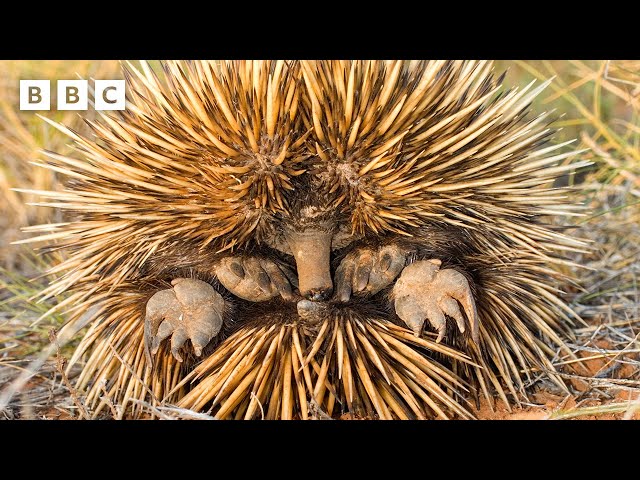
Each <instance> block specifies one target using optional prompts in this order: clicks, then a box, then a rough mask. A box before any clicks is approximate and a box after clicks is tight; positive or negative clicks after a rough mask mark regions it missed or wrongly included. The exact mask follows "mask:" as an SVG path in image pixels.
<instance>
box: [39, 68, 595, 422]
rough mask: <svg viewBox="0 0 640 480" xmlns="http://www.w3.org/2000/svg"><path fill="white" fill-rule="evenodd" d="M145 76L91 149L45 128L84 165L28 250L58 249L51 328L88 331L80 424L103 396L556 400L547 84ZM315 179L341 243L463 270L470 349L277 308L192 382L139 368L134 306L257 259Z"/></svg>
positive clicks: (342, 407)
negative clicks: (57, 315) (231, 256)
mask: <svg viewBox="0 0 640 480" xmlns="http://www.w3.org/2000/svg"><path fill="white" fill-rule="evenodd" d="M162 66H163V69H164V80H161V79H159V78H158V76H157V75H156V74H155V73H154V72H153V71H152V69H151V68H150V67H149V66H148V65H147V64H145V63H143V64H142V68H141V71H139V70H137V69H136V68H134V67H133V66H129V67H128V68H126V69H125V70H124V71H125V74H126V79H127V108H126V110H125V111H122V112H117V113H112V114H108V115H102V116H101V119H100V120H99V121H98V122H97V123H95V124H91V126H92V129H93V133H94V137H92V138H88V137H82V136H80V135H78V134H76V133H75V132H72V131H70V130H68V129H66V128H65V127H63V126H57V127H58V128H60V129H61V130H62V131H64V132H65V133H67V134H68V135H69V136H70V137H71V138H73V140H74V141H75V142H76V145H77V147H78V152H79V155H77V156H76V157H73V158H72V157H65V156H60V155H57V154H55V153H49V154H48V156H49V158H50V160H49V161H48V162H47V164H46V165H43V166H45V167H47V168H50V169H53V170H55V171H57V172H61V173H63V174H65V175H67V176H68V177H69V182H68V183H67V187H66V188H65V189H64V190H63V191H61V192H48V193H46V194H45V195H46V196H49V197H50V198H52V201H51V202H50V203H43V205H47V206H51V207H56V208H63V209H67V210H69V211H70V212H69V213H70V215H69V221H68V222H67V223H64V224H56V225H46V226H42V227H39V229H40V230H42V231H46V232H47V234H45V235H43V236H41V237H38V238H35V239H32V241H35V240H43V241H45V240H46V241H48V242H50V243H51V246H50V247H49V248H51V249H62V250H64V251H66V252H67V259H66V260H65V261H64V262H63V263H61V264H59V265H57V266H55V267H53V268H52V270H51V273H52V274H55V275H57V276H58V278H57V280H56V281H55V282H53V283H52V284H51V286H50V287H48V288H47V289H46V290H45V291H44V293H43V297H45V298H48V297H52V296H56V295H62V294H66V295H67V296H66V298H65V300H63V301H61V302H60V303H59V304H58V305H57V306H56V307H55V308H56V309H57V310H59V311H64V312H65V313H66V314H67V315H68V318H69V323H68V325H67V326H66V327H65V328H67V329H69V330H75V329H77V328H80V327H82V326H84V325H89V329H88V332H87V333H86V335H85V337H84V339H83V340H82V342H81V343H80V345H79V347H78V348H77V350H76V352H75V354H74V356H73V358H72V359H71V362H70V363H71V365H73V364H75V363H78V361H79V360H80V359H83V358H84V359H86V363H84V366H83V368H82V372H81V374H80V377H79V379H78V381H77V386H78V388H80V389H81V390H82V391H86V392H87V396H86V403H87V405H88V406H89V407H90V408H92V410H93V412H94V413H95V414H96V415H98V414H100V413H101V412H104V410H105V409H106V408H107V404H108V402H107V400H106V399H107V398H108V399H110V401H111V402H115V403H116V404H118V405H119V406H120V409H119V412H121V414H122V415H132V416H139V415H142V414H143V412H145V411H147V409H146V407H145V405H148V404H151V405H161V404H165V403H171V404H178V405H180V406H183V407H187V408H193V409H196V410H206V411H211V412H212V413H214V414H217V415H218V416H219V417H221V418H259V417H260V416H261V415H262V416H265V417H268V418H291V417H295V418H307V417H308V416H310V415H311V413H310V412H312V411H314V408H317V409H318V411H321V412H329V413H330V414H333V415H339V414H340V413H351V414H355V415H369V416H373V417H379V418H391V417H393V418H430V417H435V416H438V417H443V418H447V417H450V416H460V417H464V418H467V417H472V416H473V415H472V413H470V410H469V409H468V406H467V405H466V403H465V402H466V400H465V397H466V396H468V393H467V392H469V391H473V390H474V388H472V387H479V391H481V392H482V395H483V396H484V397H486V398H487V399H488V400H489V402H490V403H492V402H493V398H494V396H495V394H496V393H497V395H498V396H499V397H500V398H501V399H502V400H504V402H505V403H507V404H509V403H513V402H516V403H517V402H519V401H521V400H522V399H524V398H526V391H525V385H526V382H527V381H528V380H529V379H530V378H531V375H532V372H534V371H535V372H536V375H537V374H538V373H537V372H540V371H544V372H545V373H546V374H547V375H548V377H549V378H550V379H551V380H553V381H554V382H555V383H557V384H558V385H559V386H560V387H563V388H564V385H563V382H562V380H561V378H560V377H559V376H558V375H557V374H556V373H555V369H554V367H553V365H552V363H551V360H550V359H551V357H552V356H553V355H554V354H555V352H556V351H557V350H558V349H559V348H560V349H563V348H564V349H565V350H566V351H567V353H570V352H569V351H568V349H567V348H566V347H565V344H564V341H563V338H564V337H565V336H566V335H570V327H571V325H572V324H573V321H574V319H575V318H577V317H576V316H575V314H574V313H573V312H572V311H571V309H570V308H568V306H567V305H566V304H565V303H564V301H563V300H562V299H561V298H560V296H559V295H560V291H561V286H562V285H563V283H564V282H566V281H567V279H566V278H565V277H563V275H561V274H560V273H559V272H558V269H557V268H556V267H557V266H559V265H562V264H566V263H567V260H566V259H565V258H564V257H563V252H566V251H568V250H573V249H580V248H582V247H583V244H582V243H581V242H580V241H578V240H576V239H573V238H571V237H570V236H568V235H566V234H565V233H563V230H562V229H560V228H557V227H554V226H552V225H550V223H549V220H548V216H549V215H557V214H571V213H573V212H574V211H575V210H576V208H577V207H575V206H573V205H568V204H567V200H566V192H565V191H564V190H563V189H559V188H554V187H553V185H552V184H553V181H554V179H556V178H557V177H558V176H559V175H562V174H564V173H566V172H569V171H571V170H572V169H574V168H576V167H577V166H579V165H580V164H579V163H573V164H568V163H567V162H563V160H565V159H566V158H567V157H569V156H570V155H572V152H569V153H558V152H560V151H561V149H562V147H564V146H565V145H566V144H557V145H554V144H550V143H549V142H548V140H549V137H550V136H551V135H552V133H553V130H552V129H550V128H549V127H548V123H549V119H548V114H542V115H539V116H537V117H533V118H531V117H529V116H527V114H526V113H527V109H528V107H529V105H530V103H531V101H532V99H533V98H534V97H535V96H536V95H537V94H538V93H539V92H540V91H541V90H542V89H543V88H544V87H545V86H546V83H545V84H543V85H541V86H539V87H537V88H535V89H531V86H532V85H529V86H527V87H525V88H524V89H522V90H518V89H513V90H510V91H502V90H501V85H500V84H501V79H498V80H497V81H496V80H495V79H494V77H493V75H492V65H491V63H489V62H476V61H471V62H458V61H453V62H448V61H446V62H445V61H435V62H404V61H399V62H377V61H372V62H369V61H353V62H352V61H319V62H281V61H280V62H272V61H264V62H222V63H212V62H189V63H177V62H167V63H163V64H162ZM310 176H313V177H314V179H315V182H314V185H315V186H316V187H317V186H318V185H320V187H318V189H319V191H320V192H321V194H322V195H324V198H326V199H328V200H327V201H330V202H332V203H331V204H332V206H333V208H334V209H335V211H336V215H344V216H346V218H348V219H349V223H350V226H351V230H352V232H353V233H354V234H355V235H358V236H364V237H365V238H373V237H376V238H378V237H379V238H381V239H386V240H391V241H393V240H394V239H401V238H402V239H405V240H404V241H406V242H409V243H410V244H412V245H414V246H416V248H417V249H418V254H417V256H418V257H423V258H439V259H441V260H442V261H443V262H444V264H445V265H449V266H451V267H452V268H459V269H460V270H463V271H464V272H465V273H466V275H467V276H468V277H469V278H470V280H472V285H473V292H474V297H475V299H476V304H477V307H478V316H479V325H480V340H479V343H478V344H476V343H475V342H473V341H472V340H471V339H470V338H466V337H464V336H457V337H455V336H449V337H448V340H449V341H450V342H451V343H452V344H453V346H455V347H456V349H457V350H456V349H452V348H449V347H446V346H444V345H439V344H436V343H435V342H433V341H432V340H430V339H429V335H430V334H425V335H426V336H425V337H424V338H416V337H414V336H413V335H412V333H411V332H410V331H409V330H407V329H406V328H404V327H403V326H402V324H401V323H398V319H397V317H395V315H394V314H393V313H392V312H387V313H386V314H381V313H380V312H377V313H367V312H364V313H362V312H359V311H357V308H355V307H354V311H353V312H351V311H350V310H349V309H348V308H347V309H346V310H343V311H338V312H337V313H334V314H332V315H329V316H327V317H326V318H325V319H324V320H323V322H321V323H320V324H318V325H315V326H309V325H306V324H304V322H301V321H300V319H299V318H297V316H296V315H295V314H294V313H291V312H292V311H290V310H286V311H285V310H283V311H282V312H280V313H278V312H277V311H274V312H273V313H270V314H268V315H262V316H261V315H253V316H252V318H234V319H233V320H235V322H234V324H233V325H232V326H231V327H229V328H228V329H227V330H226V333H225V335H223V336H222V337H221V339H220V340H219V341H218V342H214V344H213V345H211V346H210V348H209V352H208V355H209V356H208V357H207V358H205V360H203V361H202V363H200V364H199V365H198V366H197V367H195V368H194V367H193V365H194V362H191V363H189V362H185V364H180V363H178V362H177V361H175V360H174V358H173V357H172V356H171V355H169V354H168V351H167V350H166V349H161V351H160V352H159V353H158V355H157V357H156V361H155V362H156V363H155V365H154V368H153V369H152V368H148V367H149V365H148V360H147V358H146V357H145V354H144V342H143V318H144V305H145V303H146V301H147V299H148V298H149V297H150V295H151V294H152V293H153V292H154V291H157V290H158V289H160V288H167V285H168V284H167V280H168V279H170V278H172V277H177V276H188V275H192V276H197V277H198V278H201V279H204V280H210V281H211V282H213V283H214V284H215V281H214V280H213V279H212V278H211V277H207V274H208V273H207V270H206V267H203V265H207V264H208V263H211V262H212V261H213V260H214V259H215V258H217V256H218V255H220V254H221V252H238V251H240V252H242V251H245V250H246V251H249V250H252V249H254V248H259V247H260V245H262V244H263V240H264V238H265V237H266V236H268V235H269V232H270V229H272V220H273V219H274V218H275V217H278V218H286V216H287V214H288V213H289V208H290V205H291V204H292V202H295V200H296V195H298V194H299V192H300V189H301V188H302V186H303V185H308V184H309V182H308V180H307V178H308V177H310ZM40 193H42V192H40ZM293 312H295V310H293ZM226 335H228V337H226V338H225V336H226ZM454 337H455V338H454ZM461 351H462V352H466V354H465V353H461ZM336 405H339V408H338V407H336Z"/></svg>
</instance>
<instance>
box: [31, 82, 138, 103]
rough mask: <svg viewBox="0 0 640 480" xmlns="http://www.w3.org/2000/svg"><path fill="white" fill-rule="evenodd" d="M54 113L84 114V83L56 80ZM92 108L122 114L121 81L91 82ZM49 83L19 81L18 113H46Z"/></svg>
mask: <svg viewBox="0 0 640 480" xmlns="http://www.w3.org/2000/svg"><path fill="white" fill-rule="evenodd" d="M56 87H57V88H56V97H57V109H58V110H87V109H88V108H89V82H88V80H58V82H57V85H56ZM94 87H95V88H94V95H93V100H94V108H95V109H96V110H124V109H125V103H126V102H125V83H124V80H95V85H94ZM50 109H51V82H50V81H49V80H20V110H50Z"/></svg>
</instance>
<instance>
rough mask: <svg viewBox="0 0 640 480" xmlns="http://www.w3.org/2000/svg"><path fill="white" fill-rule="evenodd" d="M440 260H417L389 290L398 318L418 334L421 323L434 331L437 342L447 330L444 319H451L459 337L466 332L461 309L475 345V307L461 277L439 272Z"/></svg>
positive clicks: (466, 285) (446, 270)
mask: <svg viewBox="0 0 640 480" xmlns="http://www.w3.org/2000/svg"><path fill="white" fill-rule="evenodd" d="M441 264H442V262H441V261H440V260H436V259H433V260H420V261H417V262H414V263H412V264H411V265H409V266H407V267H406V268H405V269H404V270H403V271H402V273H401V274H400V277H399V278H398V281H397V282H396V284H395V285H394V287H393V290H392V298H393V302H394V307H395V310H396V313H397V314H398V316H399V317H400V318H401V319H402V320H403V321H404V322H405V323H406V324H407V325H408V326H409V327H410V328H411V329H412V330H413V332H414V333H415V335H416V336H419V335H420V334H421V333H422V327H423V326H424V322H425V320H429V323H430V324H431V325H432V326H433V327H434V328H435V329H436V330H437V331H438V338H437V340H436V341H437V342H440V341H441V340H442V339H443V338H444V334H445V332H446V328H447V322H446V318H445V315H448V316H449V317H452V318H453V319H454V320H455V321H456V324H457V325H458V329H459V330H460V332H461V333H464V332H465V330H466V326H465V319H464V317H463V315H462V312H461V311H460V307H459V306H458V302H459V303H460V305H462V307H463V309H464V312H465V314H466V316H467V320H468V322H469V326H470V327H471V336H472V338H473V340H474V341H476V342H477V341H478V314H477V311H476V304H475V300H474V298H473V294H472V293H471V288H470V287H469V282H468V281H467V279H466V278H465V276H464V275H463V274H462V273H460V272H458V271H456V270H453V269H449V268H448V269H444V270H440V265H441Z"/></svg>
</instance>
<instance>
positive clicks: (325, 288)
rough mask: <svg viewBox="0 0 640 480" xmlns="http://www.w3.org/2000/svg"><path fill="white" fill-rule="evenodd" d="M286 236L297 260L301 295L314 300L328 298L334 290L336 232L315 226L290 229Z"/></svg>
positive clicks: (318, 300)
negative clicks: (332, 267) (317, 228)
mask: <svg viewBox="0 0 640 480" xmlns="http://www.w3.org/2000/svg"><path fill="white" fill-rule="evenodd" d="M286 239H287V242H288V243H289V248H291V252H292V253H293V257H294V258H295V260H296V269H297V270H298V288H299V290H300V295H302V296H303V297H304V298H306V299H307V300H311V301H314V302H320V301H324V300H327V299H328V298H329V297H330V296H331V293H332V292H333V282H332V280H331V263H330V262H331V239H332V233H331V232H327V231H321V230H315V229H307V230H303V231H289V232H287V234H286Z"/></svg>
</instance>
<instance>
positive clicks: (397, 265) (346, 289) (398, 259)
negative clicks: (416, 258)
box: [334, 245, 409, 303]
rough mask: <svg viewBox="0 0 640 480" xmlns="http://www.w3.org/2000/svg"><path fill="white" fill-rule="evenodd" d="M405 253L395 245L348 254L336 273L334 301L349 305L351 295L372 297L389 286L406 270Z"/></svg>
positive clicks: (360, 249) (363, 249) (358, 250)
mask: <svg viewBox="0 0 640 480" xmlns="http://www.w3.org/2000/svg"><path fill="white" fill-rule="evenodd" d="M408 253H409V252H408V251H407V250H405V249H403V248H402V247H400V246H398V245H385V246H383V247H380V248H379V249H372V248H367V247H365V248H359V249H356V250H354V251H352V252H349V253H348V254H347V256H346V257H344V258H343V259H342V261H341V262H340V265H339V266H338V268H337V269H336V277H335V278H336V289H335V295H334V296H335V298H336V299H337V300H338V301H340V302H343V303H345V302H348V301H349V299H350V298H351V295H352V294H354V295H374V294H376V293H378V292H379V291H380V290H382V289H383V288H385V287H388V286H389V285H391V283H392V282H393V281H394V280H395V279H396V277H397V276H398V274H399V273H400V272H401V271H402V269H403V268H404V266H405V263H406V258H407V255H408Z"/></svg>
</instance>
